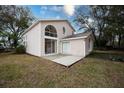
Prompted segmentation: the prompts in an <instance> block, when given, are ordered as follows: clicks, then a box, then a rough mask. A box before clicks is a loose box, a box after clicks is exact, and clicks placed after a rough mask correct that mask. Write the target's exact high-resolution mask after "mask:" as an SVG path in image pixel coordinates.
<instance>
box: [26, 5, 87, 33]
mask: <svg viewBox="0 0 124 93" xmlns="http://www.w3.org/2000/svg"><path fill="white" fill-rule="evenodd" d="M28 7H29V8H30V9H31V11H32V13H33V15H34V16H35V17H36V18H37V19H67V20H68V21H69V22H70V23H71V25H72V26H73V27H74V29H75V30H76V31H77V32H82V31H83V30H80V31H79V30H78V29H79V27H78V26H77V25H76V24H75V23H74V22H73V21H74V18H75V17H74V14H75V11H76V9H77V8H78V7H79V6H75V5H29V6H28ZM84 10H85V9H84ZM85 11H86V10H85Z"/></svg>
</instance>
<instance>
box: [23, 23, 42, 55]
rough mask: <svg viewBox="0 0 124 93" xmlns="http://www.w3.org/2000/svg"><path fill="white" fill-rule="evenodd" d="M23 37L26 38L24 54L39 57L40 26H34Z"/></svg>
mask: <svg viewBox="0 0 124 93" xmlns="http://www.w3.org/2000/svg"><path fill="white" fill-rule="evenodd" d="M23 37H25V38H27V40H26V42H27V47H26V52H27V53H29V54H32V55H35V56H41V31H40V24H37V25H36V26H34V27H33V28H32V29H31V30H30V31H28V32H27V33H26V34H25V35H24V36H23Z"/></svg>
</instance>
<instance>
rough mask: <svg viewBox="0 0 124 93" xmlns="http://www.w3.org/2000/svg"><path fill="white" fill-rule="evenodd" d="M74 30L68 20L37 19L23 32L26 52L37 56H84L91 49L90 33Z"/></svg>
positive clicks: (91, 39)
mask: <svg viewBox="0 0 124 93" xmlns="http://www.w3.org/2000/svg"><path fill="white" fill-rule="evenodd" d="M74 32H75V29H74V28H73V27H72V26H71V24H70V23H69V21H68V20H39V21H37V22H36V23H34V24H32V25H31V26H30V27H29V28H28V29H27V30H26V31H25V32H24V33H23V40H24V44H25V46H26V52H27V53H29V54H31V55H35V56H39V57H41V56H47V55H55V54H68V55H74V56H82V57H85V56H86V55H88V54H89V53H90V52H91V51H92V50H93V38H92V34H91V32H85V33H79V34H74Z"/></svg>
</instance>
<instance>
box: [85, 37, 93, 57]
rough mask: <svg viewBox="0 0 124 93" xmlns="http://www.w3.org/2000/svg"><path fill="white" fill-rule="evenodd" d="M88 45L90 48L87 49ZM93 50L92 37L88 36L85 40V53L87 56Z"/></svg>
mask: <svg viewBox="0 0 124 93" xmlns="http://www.w3.org/2000/svg"><path fill="white" fill-rule="evenodd" d="M89 39H90V42H89ZM89 45H90V46H91V47H90V49H89ZM92 50H93V38H92V36H89V37H87V38H85V53H86V55H88V54H89V53H90V52H91V51H92Z"/></svg>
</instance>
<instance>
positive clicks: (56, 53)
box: [44, 53, 58, 56]
mask: <svg viewBox="0 0 124 93" xmlns="http://www.w3.org/2000/svg"><path fill="white" fill-rule="evenodd" d="M57 54H58V53H50V54H44V56H51V55H57Z"/></svg>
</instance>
